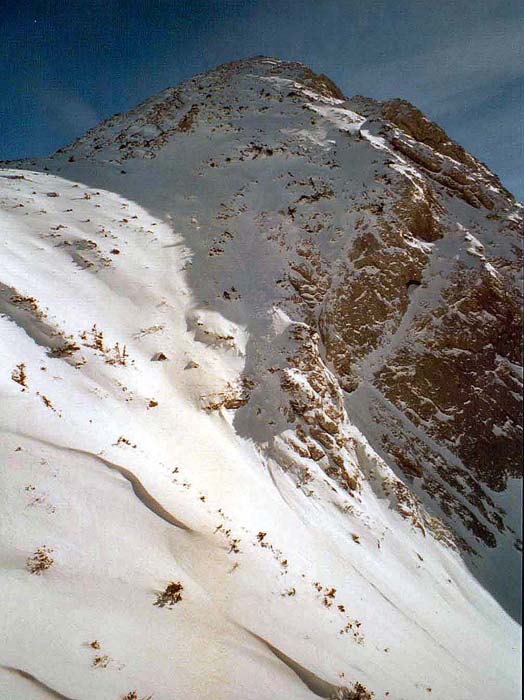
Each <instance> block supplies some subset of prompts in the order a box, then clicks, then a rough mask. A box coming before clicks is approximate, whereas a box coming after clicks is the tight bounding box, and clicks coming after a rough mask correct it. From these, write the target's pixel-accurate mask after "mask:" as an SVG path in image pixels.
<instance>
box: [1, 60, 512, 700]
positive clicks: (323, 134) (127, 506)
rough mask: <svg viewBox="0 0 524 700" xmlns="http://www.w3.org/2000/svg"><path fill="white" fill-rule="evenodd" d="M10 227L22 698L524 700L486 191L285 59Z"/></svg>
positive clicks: (126, 148) (64, 162)
mask: <svg viewBox="0 0 524 700" xmlns="http://www.w3.org/2000/svg"><path fill="white" fill-rule="evenodd" d="M0 219H1V231H2V268H1V271H0V326H1V333H0V352H1V373H0V392H1V406H2V407H1V415H2V425H1V428H2V432H1V434H0V435H1V437H0V451H1V454H2V459H1V461H0V464H1V469H2V483H3V488H2V491H1V496H0V497H1V499H2V506H1V507H2V515H3V520H2V525H3V528H2V529H3V533H2V569H1V580H0V586H1V589H0V590H1V595H2V600H3V601H4V613H5V614H4V617H5V634H4V635H3V636H2V646H1V649H0V664H1V667H0V698H4V697H5V698H6V699H7V698H13V699H14V700H33V698H34V699H35V700H39V699H40V698H42V699H45V698H69V699H70V700H94V699H96V700H118V699H119V698H124V697H127V698H128V699H129V700H132V699H136V700H140V699H141V698H149V697H152V698H154V700H175V699H176V698H182V697H183V698H184V699H185V700H207V699H209V700H211V699H213V700H236V699H238V700H245V698H250V699H252V700H276V699H277V698H286V700H287V698H292V699H293V700H295V699H296V700H300V699H301V698H304V699H307V698H310V699H313V698H318V697H324V698H346V699H349V700H351V699H352V698H353V700H355V699H357V700H358V699H360V700H365V698H369V697H371V693H374V697H375V698H385V697H388V698H390V700H419V699H420V698H426V697H428V698H433V699H434V700H449V698H457V700H480V699H482V698H486V699H487V698H492V697H496V698H498V699H500V700H514V699H516V698H517V697H519V696H520V695H519V684H518V679H517V675H518V674H517V673H516V663H517V659H518V658H519V649H520V628H519V626H518V625H517V624H516V623H515V622H514V620H513V619H512V618H511V617H510V615H508V614H507V612H506V611H505V610H504V609H503V607H501V606H500V605H499V603H498V602H496V600H495V598H496V599H498V600H499V601H500V602H501V603H502V604H503V606H505V607H506V609H507V610H508V611H509V612H510V614H512V615H516V614H517V613H516V608H517V604H516V598H515V591H516V589H517V585H518V584H517V577H518V570H519V569H518V567H519V556H520V552H519V551H518V547H519V542H518V540H516V537H517V530H518V529H519V518H518V513H517V506H516V501H517V499H518V495H517V494H518V489H519V486H520V484H521V480H520V478H519V473H520V472H519V462H518V458H517V454H518V448H519V441H520V439H521V433H520V432H519V430H520V426H519V416H520V405H519V403H518V402H519V398H520V396H519V393H520V392H519V384H518V382H519V376H520V377H521V375H519V358H518V356H517V355H516V353H517V346H518V324H519V303H518V274H519V265H518V255H519V244H518V239H517V234H518V222H519V220H520V209H519V207H518V205H516V204H515V203H514V201H513V200H512V198H511V196H510V195H509V194H508V193H507V192H505V190H504V189H503V187H502V185H501V184H500V182H499V181H498V180H497V178H496V177H495V176H494V175H493V174H492V173H490V172H489V171H488V170H487V169H486V168H485V167H484V166H483V165H482V164H481V163H479V162H478V161H476V160H475V159H474V158H472V157H471V156H469V154H467V153H465V152H464V151H463V150H462V149H460V147H459V146H458V145H457V144H453V143H452V142H451V141H449V140H448V139H447V137H446V135H445V134H444V132H441V130H439V128H438V127H436V126H435V125H433V124H431V122H429V121H428V120H425V118H424V117H423V115H421V114H420V113H419V112H418V111H417V110H416V109H415V108H414V107H412V106H411V105H408V104H407V103H403V102H401V101H399V100H397V101H393V102H391V103H385V104H380V103H376V102H374V101H372V100H368V99H365V98H354V99H352V100H346V99H345V98H344V97H343V95H341V93H340V92H339V91H338V89H337V88H336V86H334V85H333V84H332V83H331V81H329V79H327V78H325V77H324V76H317V75H315V74H313V73H312V72H311V71H310V70H309V69H307V68H305V67H304V66H302V65H300V64H289V63H282V62H280V61H277V60H276V59H267V58H262V57H259V58H256V59H251V60H248V61H242V62H238V63H235V64H229V65H227V66H223V67H220V68H218V69H216V70H215V71H211V72H210V73H208V74H205V75H202V76H197V77H196V78H195V79H193V80H192V81H189V82H187V83H185V84H183V85H182V86H180V87H179V88H176V89H169V90H166V91H164V92H163V93H161V94H160V95H158V96H156V97H154V98H152V99H151V100H148V101H147V102H146V103H144V104H142V105H140V106H139V107H137V108H136V109H135V110H133V111H132V112H130V113H129V114H127V115H117V116H115V117H113V118H111V119H110V120H108V121H107V122H105V123H104V124H102V125H101V126H100V127H97V128H96V129H94V130H92V131H91V132H89V133H88V134H87V135H86V136H85V137H84V138H82V139H80V140H79V141H77V142H75V143H74V144H72V145H71V146H70V147H68V148H66V149H63V150H62V151H61V152H59V153H58V154H55V156H53V157H51V158H49V159H46V160H41V161H26V162H23V163H12V164H6V165H5V167H4V169H3V170H1V171H0ZM516 280H517V281H516ZM501 569H504V571H501ZM493 596H495V597H493ZM366 689H367V690H366Z"/></svg>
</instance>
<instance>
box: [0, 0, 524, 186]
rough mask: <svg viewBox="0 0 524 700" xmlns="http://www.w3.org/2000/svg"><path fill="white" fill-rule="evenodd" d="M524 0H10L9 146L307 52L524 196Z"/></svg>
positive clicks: (1, 27) (6, 67)
mask: <svg viewBox="0 0 524 700" xmlns="http://www.w3.org/2000/svg"><path fill="white" fill-rule="evenodd" d="M523 6H524V3H522V2H520V1H519V2H516V1H515V2H513V0H454V1H450V0H449V1H448V0H438V1H437V0H369V1H367V2H366V1H365V0H359V1H358V2H357V1H354V0H271V1H270V0H222V1H218V0H217V1H211V0H192V1H190V2H181V1H178V0H170V1H168V0H144V1H143V2H137V1H135V0H127V1H124V0H122V1H120V2H117V1H116V0H104V1H102V0H83V1H82V2H79V1H77V0H47V2H46V1H44V0H27V1H24V0H0V159H6V158H15V157H21V156H30V155H47V154H49V153H51V152H52V151H54V150H56V149H57V148H59V147H60V146H63V145H65V144H67V143H68V142H70V141H71V140H72V139H73V138H75V137H76V136H79V135H81V134H82V133H83V132H84V131H85V130H86V129H88V128H89V127H91V126H94V125H95V124H97V123H98V122H99V121H100V120H101V119H103V118H105V117H108V116H109V115H111V114H113V113H115V112H122V111H125V110H127V109H129V108H131V107H133V106H134V105H135V104H137V103H138V102H140V101H141V100H143V99H145V98H146V97H149V96H150V95H152V94H154V93H155V92H158V91H159V90H161V89H163V88H165V87H168V86H171V85H176V84H177V83H179V82H180V81H182V80H185V79H187V78H190V77H191V76H192V75H194V74H195V73H197V72H201V71H204V70H207V69H209V68H212V67H214V66H216V65H218V64H220V63H224V62H225V61H230V60H234V59H237V58H243V57H247V56H252V55H255V54H267V55H272V56H277V57H279V58H283V59H290V60H300V61H303V62H304V63H307V64H309V65H310V66H311V67H312V68H313V69H315V70H317V71H318V72H323V73H326V74H327V75H329V76H330V77H331V78H333V79H334V80H335V82H337V83H338V84H339V85H340V87H341V88H342V90H343V91H344V92H345V93H346V94H347V95H354V94H364V95H369V96H371V97H375V98H378V99H382V98H385V97H397V96H398V97H403V98H406V99H408V100H410V101H411V102H413V103H414V104H416V105H417V106H418V107H420V108H421V109H422V110H423V111H424V112H425V113H426V114H427V115H428V116H430V117H431V118H433V119H434V120H435V121H437V122H439V123H440V124H441V125H442V126H444V127H445V128H446V130H447V131H448V133H449V134H450V135H451V136H452V137H453V138H455V139H456V140H457V141H459V142H460V143H461V144H462V145H463V146H465V147H466V148H467V149H468V150H470V151H471V152H472V153H473V154H474V155H476V156H478V157H479V158H480V159H481V160H483V161H485V162H486V163H487V164H488V165H489V166H490V167H491V168H492V169H493V170H494V171H495V172H496V173H497V174H498V175H500V177H501V178H502V180H503V182H504V184H505V185H506V186H507V187H508V188H509V189H510V190H512V191H513V192H514V193H515V194H517V195H518V196H519V197H520V198H523V197H524V168H523V166H522V163H523V155H524V148H523V142H524V127H523V122H524V110H523V92H524V90H523V76H522V66H523V65H524V51H523V47H524V40H523V35H524V34H523V29H524V9H523Z"/></svg>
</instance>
